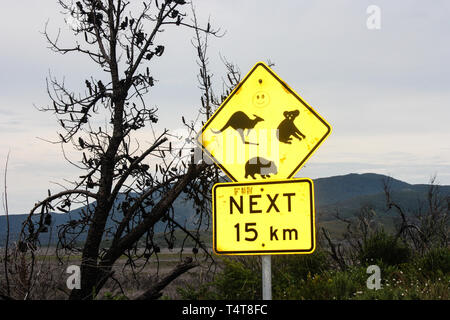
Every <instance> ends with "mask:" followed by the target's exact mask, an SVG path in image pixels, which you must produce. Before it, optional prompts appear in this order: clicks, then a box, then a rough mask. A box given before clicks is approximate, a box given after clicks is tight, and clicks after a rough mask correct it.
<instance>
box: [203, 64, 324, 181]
mask: <svg viewBox="0 0 450 320" xmlns="http://www.w3.org/2000/svg"><path fill="white" fill-rule="evenodd" d="M259 66H262V67H263V68H264V69H266V70H267V71H268V72H269V73H270V74H271V75H272V76H273V77H274V78H275V79H276V80H277V81H278V82H279V83H280V84H281V85H282V86H283V87H284V88H285V89H286V90H287V91H289V92H290V93H291V94H292V95H293V96H294V97H296V98H297V99H298V100H299V101H300V102H301V103H302V104H303V105H304V106H305V107H306V108H307V109H308V110H309V111H310V112H311V113H313V114H314V115H315V116H316V117H317V118H318V119H319V120H320V122H322V123H323V124H324V125H325V126H326V127H327V129H328V130H327V132H326V133H325V135H324V136H323V137H322V139H320V140H319V142H318V143H316V145H315V146H314V148H312V149H311V151H310V152H309V153H308V154H307V155H306V157H304V158H303V160H302V161H301V162H300V164H299V165H298V166H297V167H295V169H294V170H293V171H292V173H291V174H289V176H287V178H292V177H293V176H294V175H295V174H296V173H297V172H298V171H299V170H300V168H301V167H302V166H303V165H304V164H305V163H306V161H307V160H308V159H309V158H310V157H311V155H312V154H313V153H314V152H315V151H316V149H317V148H318V147H319V146H320V145H321V144H322V142H323V141H324V140H325V139H326V138H327V137H328V136H329V135H330V133H331V126H330V125H329V124H328V123H327V122H326V121H325V120H324V119H323V118H322V117H321V116H320V115H319V114H318V113H317V112H316V111H315V110H314V109H313V108H312V107H310V106H309V105H308V104H307V103H306V102H305V101H304V100H303V99H302V98H301V97H300V96H299V95H297V94H296V93H295V92H294V91H293V90H292V89H291V88H290V87H289V86H288V85H287V84H286V83H285V82H284V81H283V80H281V79H280V78H279V77H278V76H277V75H276V74H275V73H274V72H273V71H272V70H271V69H270V68H269V67H267V66H266V65H265V64H264V63H262V62H258V63H257V64H256V65H255V66H254V67H253V68H252V69H251V70H250V71H249V73H248V74H247V75H246V76H245V78H244V80H242V81H241V82H240V83H239V84H238V86H237V87H236V88H235V89H234V90H233V92H231V93H230V95H229V96H228V97H227V99H226V100H225V101H224V102H223V103H222V105H221V106H220V107H219V109H217V110H216V112H214V114H213V115H212V116H211V117H210V118H209V119H208V121H207V122H206V123H205V125H204V126H203V128H202V130H201V131H200V132H199V133H198V134H197V136H196V138H195V141H196V143H197V145H199V146H200V147H201V148H202V150H203V152H205V153H206V154H207V155H208V156H209V157H210V158H211V159H212V160H213V162H214V163H215V164H216V165H217V166H218V167H219V168H220V169H221V170H222V171H223V172H225V174H226V175H227V176H228V177H229V178H230V179H231V180H233V181H235V182H238V180H237V179H236V178H235V177H233V175H232V174H231V173H230V172H228V170H227V169H225V167H224V166H223V165H222V164H221V163H220V162H219V161H218V160H217V159H216V158H215V157H214V156H213V155H212V154H211V153H210V152H209V151H208V150H207V149H206V148H205V147H204V146H203V145H202V144H200V143H199V142H198V138H199V136H200V135H201V134H202V133H203V131H204V130H206V129H207V127H208V126H209V124H210V123H211V122H212V120H213V119H214V118H215V117H216V116H217V115H218V114H219V112H221V111H222V110H223V108H224V107H225V106H226V105H227V103H228V102H229V101H230V99H231V98H232V97H233V96H234V95H235V94H236V93H237V92H238V91H239V90H240V89H241V87H242V85H243V84H244V83H245V82H246V81H247V79H248V78H249V77H250V76H251V75H252V74H253V72H254V71H255V70H256V68H258V67H259Z"/></svg>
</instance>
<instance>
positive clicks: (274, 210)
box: [212, 179, 315, 255]
mask: <svg viewBox="0 0 450 320" xmlns="http://www.w3.org/2000/svg"><path fill="white" fill-rule="evenodd" d="M212 198H213V249H214V252H215V253H217V254H239V255H254V254H302V253H303V254H307V253H312V252H313V251H314V249H315V225H314V224H315V219H314V187H313V182H312V180H310V179H290V180H267V181H261V180H260V181H258V182H244V183H235V182H233V183H218V184H216V185H214V187H213V197H212Z"/></svg>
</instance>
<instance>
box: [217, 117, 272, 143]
mask: <svg viewBox="0 0 450 320" xmlns="http://www.w3.org/2000/svg"><path fill="white" fill-rule="evenodd" d="M254 116H255V119H250V118H249V117H248V116H247V115H246V114H245V113H244V112H242V111H236V112H235V113H233V114H232V115H231V117H230V119H228V121H227V123H226V124H225V125H224V126H223V128H222V129H220V130H218V131H215V130H212V129H211V131H212V132H213V133H215V134H218V133H221V132H223V131H224V130H226V129H227V128H228V127H231V128H233V129H234V130H236V131H237V132H238V133H239V135H240V136H241V138H242V142H243V143H245V144H256V145H258V144H257V143H252V142H247V141H245V138H244V130H246V129H247V136H248V134H249V132H250V130H251V129H253V128H254V127H255V126H256V124H257V123H258V122H260V121H264V119H263V118H260V117H258V116H257V115H256V114H254Z"/></svg>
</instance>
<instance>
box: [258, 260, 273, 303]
mask: <svg viewBox="0 0 450 320" xmlns="http://www.w3.org/2000/svg"><path fill="white" fill-rule="evenodd" d="M261 267H262V298H263V300H272V256H261Z"/></svg>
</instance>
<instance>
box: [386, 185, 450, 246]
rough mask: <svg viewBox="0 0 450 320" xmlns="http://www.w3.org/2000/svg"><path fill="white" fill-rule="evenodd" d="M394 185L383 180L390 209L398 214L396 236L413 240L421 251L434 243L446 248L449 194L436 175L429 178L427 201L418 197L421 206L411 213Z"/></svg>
mask: <svg viewBox="0 0 450 320" xmlns="http://www.w3.org/2000/svg"><path fill="white" fill-rule="evenodd" d="M391 184H392V179H391V178H388V179H386V180H385V181H383V189H384V193H385V196H386V206H387V208H388V209H394V210H395V212H396V213H397V214H398V215H399V223H398V225H397V228H396V229H397V230H396V235H395V237H396V239H398V238H402V239H403V240H405V241H408V242H410V243H412V245H413V246H414V248H415V249H416V250H418V251H419V252H422V253H423V252H424V251H425V250H427V249H430V248H432V247H435V246H438V247H447V246H448V245H449V237H448V230H449V223H450V220H449V209H450V195H448V194H442V193H441V192H440V187H439V185H438V184H437V183H436V177H435V176H434V177H432V178H431V180H430V184H429V185H428V190H427V191H426V197H425V200H421V199H418V206H417V207H418V209H417V210H414V211H415V212H408V211H407V210H406V209H405V208H404V207H403V206H402V205H401V204H400V203H399V202H398V201H396V200H395V199H394V195H393V193H392V190H391Z"/></svg>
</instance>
